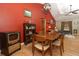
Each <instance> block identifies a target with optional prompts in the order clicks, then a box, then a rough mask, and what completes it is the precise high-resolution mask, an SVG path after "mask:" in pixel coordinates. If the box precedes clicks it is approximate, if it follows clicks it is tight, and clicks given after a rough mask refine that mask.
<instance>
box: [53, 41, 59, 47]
mask: <svg viewBox="0 0 79 59" xmlns="http://www.w3.org/2000/svg"><path fill="white" fill-rule="evenodd" d="M52 45H56V46H60V41H59V40H56V41H54V42H53V43H52Z"/></svg>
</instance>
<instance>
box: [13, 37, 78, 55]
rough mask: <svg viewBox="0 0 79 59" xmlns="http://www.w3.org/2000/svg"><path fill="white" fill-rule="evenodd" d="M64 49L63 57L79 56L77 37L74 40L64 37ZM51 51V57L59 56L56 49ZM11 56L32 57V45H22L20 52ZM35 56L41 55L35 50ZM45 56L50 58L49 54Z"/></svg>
mask: <svg viewBox="0 0 79 59" xmlns="http://www.w3.org/2000/svg"><path fill="white" fill-rule="evenodd" d="M64 48H65V51H64V53H63V56H79V36H75V38H67V37H65V39H64ZM52 51H53V52H52V53H53V56H60V53H59V49H58V48H57V47H55V48H52ZM12 56H32V44H31V43H30V44H28V45H26V46H25V45H22V47H21V50H19V51H17V52H15V53H14V54H12ZM35 56H41V53H40V52H38V51H37V50H36V51H35ZM46 56H50V55H49V52H47V53H46Z"/></svg>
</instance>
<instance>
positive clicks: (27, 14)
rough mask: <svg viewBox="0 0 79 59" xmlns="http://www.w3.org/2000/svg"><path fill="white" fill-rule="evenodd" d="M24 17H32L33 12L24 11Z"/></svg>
mask: <svg viewBox="0 0 79 59" xmlns="http://www.w3.org/2000/svg"><path fill="white" fill-rule="evenodd" d="M24 16H26V17H32V12H31V11H29V10H24Z"/></svg>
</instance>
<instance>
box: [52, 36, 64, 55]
mask: <svg viewBox="0 0 79 59" xmlns="http://www.w3.org/2000/svg"><path fill="white" fill-rule="evenodd" d="M52 45H53V47H54V46H56V47H59V49H60V55H61V56H62V53H63V52H64V35H60V36H59V37H58V39H57V40H55V41H54V42H53V43H52Z"/></svg>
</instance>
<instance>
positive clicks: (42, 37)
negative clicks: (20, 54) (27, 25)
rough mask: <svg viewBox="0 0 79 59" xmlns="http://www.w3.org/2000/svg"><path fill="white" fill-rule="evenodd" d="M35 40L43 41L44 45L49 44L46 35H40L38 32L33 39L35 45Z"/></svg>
mask: <svg viewBox="0 0 79 59" xmlns="http://www.w3.org/2000/svg"><path fill="white" fill-rule="evenodd" d="M35 42H38V43H41V44H42V45H47V43H48V41H47V40H46V37H45V36H42V35H38V34H36V35H34V36H33V41H32V43H33V46H34V44H35Z"/></svg>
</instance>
